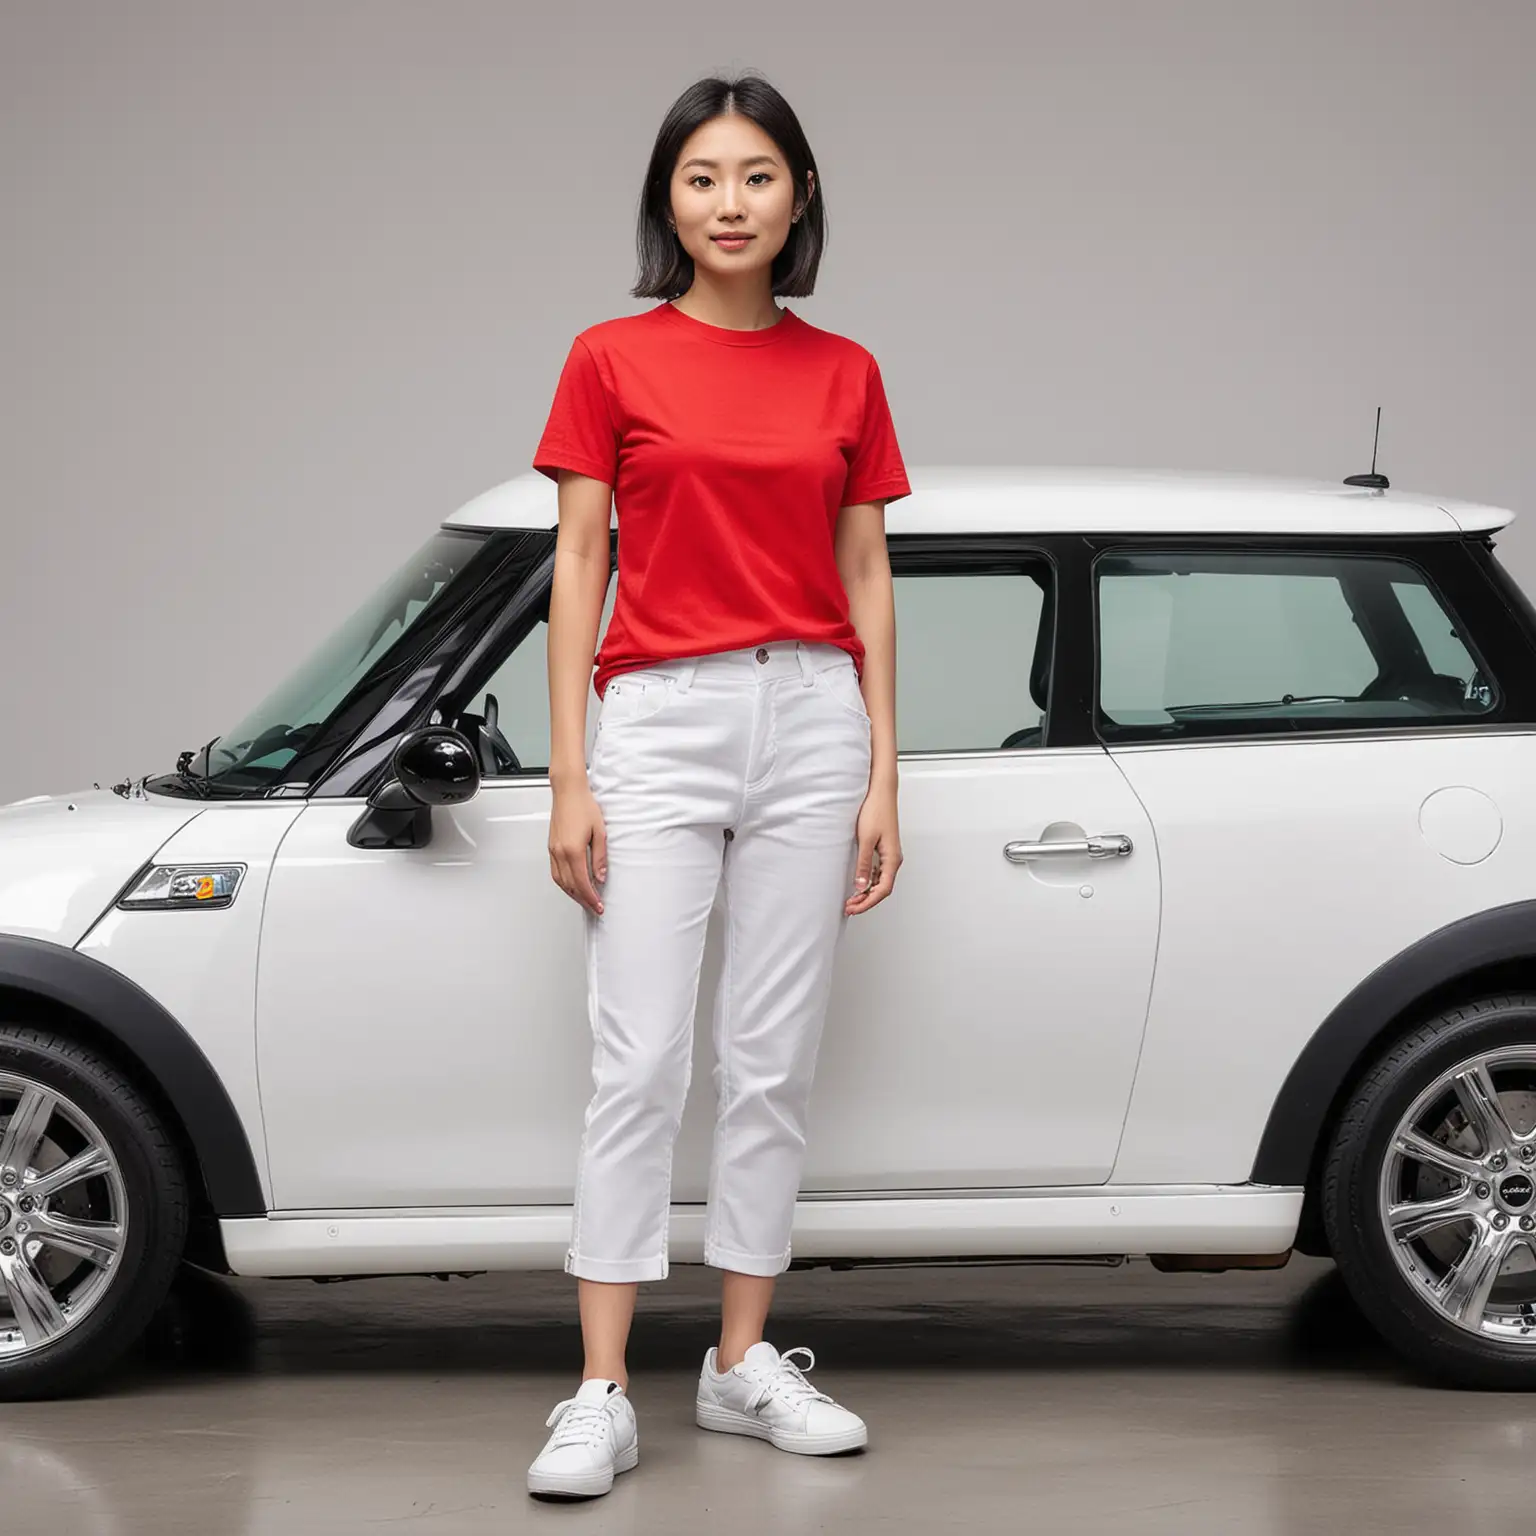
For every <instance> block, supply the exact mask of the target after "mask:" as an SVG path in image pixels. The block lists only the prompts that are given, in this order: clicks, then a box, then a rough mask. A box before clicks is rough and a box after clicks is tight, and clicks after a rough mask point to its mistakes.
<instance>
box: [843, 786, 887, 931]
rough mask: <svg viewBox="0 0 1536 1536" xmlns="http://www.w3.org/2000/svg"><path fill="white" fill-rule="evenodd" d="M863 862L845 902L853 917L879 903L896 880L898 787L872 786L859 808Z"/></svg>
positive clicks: (859, 832) (847, 911) (860, 854)
mask: <svg viewBox="0 0 1536 1536" xmlns="http://www.w3.org/2000/svg"><path fill="white" fill-rule="evenodd" d="M858 838H859V862H858V866H857V869H856V872H855V874H854V881H853V895H852V896H850V897H849V898H848V900H847V902H846V903H845V904H844V906H843V911H844V912H845V913H846V914H847V915H848V916H849V917H858V916H860V915H862V914H863V913H865V912H868V911H870V910H871V909H872V908H874V907H878V906H879V905H880V903H881V902H882V901H884V900H885V898H886V897H887V896H889V895H890V894H891V887H892V886H894V885H895V884H896V871H897V870H898V869H900V868H901V837H900V834H899V833H898V832H897V830H896V789H895V786H894V785H893V786H892V787H891V788H890V789H871V790H870V792H869V793H868V794H867V795H866V796H865V797H864V804H863V805H862V806H861V807H860V808H859V824H858Z"/></svg>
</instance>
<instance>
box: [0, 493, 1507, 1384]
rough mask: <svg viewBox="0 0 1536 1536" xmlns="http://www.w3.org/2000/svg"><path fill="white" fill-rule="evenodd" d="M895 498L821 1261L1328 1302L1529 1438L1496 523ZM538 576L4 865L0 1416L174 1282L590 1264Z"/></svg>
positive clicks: (74, 1372)
mask: <svg viewBox="0 0 1536 1536" xmlns="http://www.w3.org/2000/svg"><path fill="white" fill-rule="evenodd" d="M913 484H914V494H913V495H912V496H911V497H910V498H909V499H907V500H904V501H902V502H900V503H897V504H896V505H895V506H893V507H892V508H891V509H890V510H889V514H888V526H889V533H890V547H891V554H892V563H893V569H894V571H895V582H896V596H897V606H898V634H899V649H900V661H899V666H898V672H899V695H898V721H899V733H900V747H901V754H902V759H901V818H902V840H903V846H904V851H905V855H906V862H905V865H904V868H903V871H902V877H901V880H900V882H899V883H898V886H897V891H896V894H895V896H894V898H893V899H892V900H891V901H889V902H887V903H885V904H884V905H883V906H881V907H880V908H879V909H878V910H877V911H875V912H873V913H871V914H870V915H868V916H867V917H864V918H858V919H855V920H853V921H852V922H851V923H850V924H849V926H848V928H847V932H846V938H845V941H844V948H843V951H842V955H841V959H840V961H839V968H838V975H837V985H836V992H835V996H834V1001H833V1006H832V1012H831V1017H830V1019H829V1022H828V1027H827V1032H826V1036H825V1042H824V1045H823V1049H822V1056H821V1062H820V1067H819V1072H818V1080H817V1087H816V1092H815V1096H814V1101H813V1109H812V1125H811V1136H810V1145H809V1148H808V1155H807V1162H806V1166H805V1175H804V1186H803V1192H802V1196H801V1199H800V1202H799V1205H798V1207H797V1210H796V1219H795V1230H794V1260H793V1262H794V1263H796V1264H801V1265H804V1264H823V1263H828V1262H836V1263H839V1264H853V1265H857V1264H863V1263H879V1262H882V1261H890V1260H905V1261H912V1260H918V1261H921V1260H925V1259H934V1260H939V1259H943V1260H967V1259H993V1260H996V1259H1019V1260H1039V1259H1051V1258H1070V1259H1078V1260H1082V1259H1088V1260H1097V1261H1100V1262H1104V1263H1116V1262H1120V1261H1121V1260H1122V1259H1123V1258H1124V1257H1125V1256H1127V1255H1149V1256H1151V1257H1152V1258H1153V1260H1154V1261H1155V1262H1156V1263H1158V1264H1159V1265H1160V1266H1161V1267H1164V1268H1194V1269H1223V1268H1232V1267H1249V1268H1264V1267H1271V1266H1276V1265H1280V1264H1283V1263H1284V1262H1285V1260H1286V1258H1287V1257H1288V1255H1289V1253H1290V1252H1291V1251H1292V1250H1293V1249H1294V1250H1299V1251H1301V1252H1303V1253H1308V1254H1331V1255H1332V1256H1333V1257H1334V1259H1335V1260H1336V1261H1337V1263H1338V1265H1339V1267H1340V1268H1341V1270H1342V1271H1343V1274H1344V1276H1345V1278H1346V1280H1347V1282H1348V1284H1349V1286H1350V1288H1351V1290H1352V1291H1353V1294H1354V1295H1355V1297H1356V1298H1357V1300H1358V1301H1359V1303H1360V1305H1361V1307H1362V1308H1363V1309H1364V1311H1365V1312H1366V1313H1367V1314H1368V1316H1369V1317H1370V1318H1371V1319H1372V1320H1373V1322H1374V1323H1375V1324H1376V1326H1377V1327H1379V1329H1380V1330H1381V1332H1382V1333H1383V1334H1384V1335H1386V1336H1387V1337H1388V1338H1389V1339H1390V1340H1391V1341H1392V1342H1393V1343H1394V1344H1396V1345H1397V1346H1398V1347H1399V1348H1400V1349H1401V1350H1403V1351H1404V1352H1406V1353H1407V1354H1408V1355H1409V1356H1411V1357H1412V1358H1413V1359H1414V1360H1416V1361H1417V1362H1418V1363H1419V1364H1420V1365H1422V1366H1425V1367H1428V1368H1429V1369H1431V1370H1432V1371H1433V1372H1435V1373H1436V1374H1438V1375H1440V1376H1442V1377H1448V1378H1451V1379H1454V1380H1457V1381H1460V1382H1463V1383H1471V1384H1477V1385H1483V1386H1493V1387H1500V1388H1521V1387H1527V1386H1530V1385H1533V1384H1536V1182H1533V1179H1536V790H1533V786H1536V650H1533V647H1536V613H1533V611H1532V609H1531V607H1530V606H1529V604H1528V603H1527V601H1526V599H1525V598H1524V597H1523V596H1522V595H1521V593H1520V591H1519V590H1518V588H1517V587H1516V585H1515V583H1514V582H1513V581H1512V580H1511V578H1510V577H1509V575H1508V574H1507V573H1506V572H1505V571H1504V570H1503V569H1502V568H1501V566H1500V565H1499V563H1498V562H1497V560H1496V559H1495V557H1494V554H1493V535H1494V534H1495V533H1496V532H1497V531H1498V530H1499V529H1500V528H1502V527H1503V526H1504V525H1505V523H1506V522H1507V521H1508V520H1509V515H1510V514H1508V513H1507V512H1503V511H1499V510H1496V509H1492V508H1488V507H1483V506H1474V505H1470V504H1466V503H1460V502H1451V501H1446V500H1441V499H1435V498H1429V497H1424V496H1412V495H1402V494H1400V493H1398V492H1395V491H1391V490H1389V489H1386V488H1384V487H1383V486H1382V485H1381V484H1379V483H1370V482H1368V483H1367V484H1365V485H1359V484H1350V483H1345V484H1342V485H1331V484H1330V485H1324V484H1316V485H1314V484H1305V485H1299V484H1292V483H1276V482H1268V481H1256V480H1242V479H1237V478H1231V477H1228V478H1201V477H1196V476H1173V475H1163V474H1148V475H1134V474H1118V473H1117V474H1094V473H1076V472H1039V471H1016V470H1010V469H963V470H962V469H944V470H930V471H927V472H925V473H918V474H915V475H914V476H913ZM555 523H556V503H555V488H554V486H553V485H552V484H551V483H550V482H549V481H548V480H546V479H544V478H543V477H542V476H538V475H535V474H532V473H530V474H527V475H524V476H522V477H520V478H518V479H515V480H512V481H510V482H509V483H507V484H505V485H503V486H500V487H498V488H496V489H495V490H492V491H490V492H488V493H487V494H485V495H483V496H481V497H479V498H478V499H476V500H475V501H473V502H471V503H470V504H469V505H467V506H466V507H464V508H463V509H462V510H460V511H459V512H457V513H455V514H454V515H453V516H452V517H450V518H449V519H448V521H447V522H446V523H445V524H444V525H443V526H442V527H441V528H440V530H439V531H438V532H436V533H435V534H434V535H433V537H432V538H431V539H429V540H428V542H427V543H426V545H425V546H424V547H423V548H422V549H421V550H420V551H419V552H418V553H417V554H415V555H414V556H412V558H411V559H410V560H409V561H407V562H406V563H405V565H404V566H403V567H402V569H401V571H400V573H399V575H398V576H397V577H396V578H395V579H394V580H392V581H390V582H389V583H388V585H387V586H385V588H384V589H383V590H382V591H381V592H379V593H378V594H377V596H375V597H374V598H372V599H371V600H369V601H368V602H367V603H366V604H364V605H363V607H362V608H361V609H360V610H359V611H358V612H357V613H356V614H354V615H353V617H352V618H351V619H349V620H348V621H347V622H346V624H344V625H343V626H342V627H341V629H340V630H339V631H338V632H337V633H336V635H335V636H334V638H333V639H332V640H330V641H329V642H328V643H327V644H326V645H324V646H323V647H322V648H321V649H320V651H319V652H318V653H317V654H316V655H315V656H314V657H313V659H312V660H310V661H309V662H308V663H307V664H306V665H305V666H304V667H303V668H302V669H301V670H300V671H299V672H298V673H297V675H295V676H294V677H293V678H291V679H290V680H289V681H288V682H286V683H285V684H283V686H282V687H280V688H279V689H278V690H277V691H276V692H275V693H273V694H272V696H271V697H270V698H269V699H268V700H267V701H266V702H265V703H264V704H262V705H261V706H260V708H258V709H256V710H255V711H253V712H252V713H251V714H250V715H249V716H247V718H246V719H245V720H243V721H241V722H240V723H239V724H238V725H236V726H235V727H234V728H233V729H231V730H230V731H229V732H227V733H226V735H225V736H224V737H223V738H222V739H221V740H219V741H217V742H215V743H213V744H211V745H210V746H209V747H208V748H204V749H201V750H199V751H197V752H196V753H187V754H184V755H183V757H182V759H181V761H180V763H179V765H178V767H177V769H176V770H175V771H173V772H171V773H168V774H164V775H162V776H160V777H150V778H148V779H146V780H142V781H136V782H133V783H130V784H123V785H119V786H117V787H116V789H115V790H112V789H107V790H98V791H94V792H89V793H83V794H75V795H70V796H59V797H49V798H40V799H37V800H32V801H25V802H22V803H19V804H16V805H13V806H10V807H8V808H6V809H5V810H4V811H0V1127H3V1129H0V1397H7V1398H20V1397H26V1396H36V1395H41V1394H44V1393H56V1392H61V1391H66V1390H69V1389H71V1388H74V1387H77V1386H79V1385H81V1384H83V1383H84V1382H85V1381H87V1380H88V1379H89V1378H91V1377H93V1376H95V1375H97V1374H98V1373H99V1372H100V1371H101V1370H103V1369H104V1368H105V1367H106V1366H107V1365H108V1364H109V1363H110V1362H111V1361H112V1360H113V1359H114V1358H115V1357H116V1356H118V1355H119V1354H120V1353H121V1352H122V1351H123V1350H124V1349H125V1348H126V1347H127V1346H128V1345H129V1344H131V1342H132V1341H133V1340H134V1338H135V1337H136V1336H137V1335H138V1334H139V1333H140V1332H141V1331H142V1329H143V1328H144V1326H145V1324H146V1322H147V1320H148V1319H149V1317H150V1315H151V1313H152V1312H153V1310H154V1309H155V1307H156V1306H157V1304H158V1303H159V1302H160V1300H161V1299H162V1297H163V1295H164V1293H165V1291H166V1288H167V1285H168V1283H169V1282H170V1280H171V1278H172V1275H173V1272H174V1271H175V1269H176V1267H177V1265H178V1264H180V1263H182V1262H184V1261H187V1262H192V1263H195V1264H198V1265H202V1266H206V1267H208V1268H212V1269H216V1270H223V1271H227V1272H232V1273H234V1274H237V1275H287V1276H314V1277H339V1276H362V1275H380V1274H402V1273H404V1274H427V1273H438V1274H451V1273H460V1272H466V1271H484V1270H500V1269H528V1268H545V1267H548V1268H558V1267H560V1266H561V1265H562V1264H563V1262H564V1258H565V1253H566V1247H567V1243H568V1241H569V1235H570V1230H569V1229H570V1200H571V1194H572V1187H571V1186H572V1178H573V1174H574V1169H575V1160H576V1147H577V1139H578V1136H579V1132H580V1124H581V1118H582V1111H583V1108H584V1105H585V1103H586V1100H587V1097H588V1094H589V1091H590V1078H589V1072H590V1048H591V1047H590V1035H589V1032H588V1026H587V1021H586V1010H585V1003H584V996H583V966H582V963H581V947H582V919H581V913H580V911H579V909H578V908H577V907H576V906H575V905H574V904H573V903H572V902H571V901H570V900H569V899H568V898H567V897H565V896H564V895H562V894H561V892H560V891H559V890H558V888H557V887H556V886H555V885H554V883H553V882H552V881H551V879H550V875H549V861H548V855H547V851H546V839H547V835H548V818H549V809H550V787H549V781H548V777H547V773H546V768H545V764H546V763H547V761H548V717H547V701H546V698H545V654H544V650H545V638H544V637H545V633H546V627H545V621H546V616H547V609H548V596H549V582H550V571H551V564H552V559H553V552H554V543H555V538H554V527H555ZM616 547H617V546H616ZM594 704H595V700H594ZM594 713H595V711H594ZM716 958H717V950H716V946H715V943H714V939H713V937H712V939H711V945H710V950H709V962H708V966H707V969H706V975H705V977H704V983H703V986H702V988H701V996H702V1000H703V1006H704V1008H705V1010H706V1011H707V1009H708V1006H709V996H710V993H711V992H712V990H713V980H714V969H715V965H716ZM697 1034H698V1039H699V1050H700V1052H701V1055H702V1054H703V1053H706V1052H707V1050H708V1039H707V1037H708V1029H707V1027H706V1028H704V1029H701V1030H699V1031H698V1032H697ZM695 1080H696V1081H698V1082H707V1081H708V1080H709V1078H708V1071H707V1069H706V1070H704V1071H703V1072H702V1073H701V1074H700V1075H699V1076H698V1077H697V1078H696V1079H695ZM703 1099H707V1095H700V1094H695V1095H694V1100H693V1102H692V1103H691V1104H690V1107H689V1112H688V1115H687V1117H686V1119H685V1123H684V1128H683V1132H682V1136H681V1140H680V1143H679V1146H678V1151H677V1158H676V1164H675V1176H674V1177H675V1182H674V1199H675V1202H676V1203H675V1205H674V1207H673V1214H672V1232H671V1239H670V1249H671V1253H672V1256H673V1258H674V1259H678V1260H695V1261H696V1260H699V1259H700V1258H701V1257H702V1252H701V1237H702V1228H703V1208H702V1202H703V1199H704V1195H705V1188H706V1159H707V1153H708V1130H709V1125H710V1120H711V1106H710V1105H709V1104H708V1103H707V1102H706V1103H701V1102H700V1100H703Z"/></svg>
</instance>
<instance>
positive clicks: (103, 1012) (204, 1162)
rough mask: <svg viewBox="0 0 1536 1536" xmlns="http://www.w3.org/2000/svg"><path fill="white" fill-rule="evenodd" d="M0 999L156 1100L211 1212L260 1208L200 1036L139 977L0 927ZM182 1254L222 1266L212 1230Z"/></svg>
mask: <svg viewBox="0 0 1536 1536" xmlns="http://www.w3.org/2000/svg"><path fill="white" fill-rule="evenodd" d="M0 1006H8V1008H9V1009H13V1010H15V1011H17V1012H18V1013H21V1014H24V1015H25V1016H26V1018H27V1021H28V1022H46V1021H54V1022H55V1023H56V1024H57V1027H58V1028H59V1029H60V1032H61V1033H74V1034H76V1035H78V1036H79V1037H80V1038H81V1040H82V1043H84V1044H88V1045H93V1046H95V1047H96V1048H97V1049H98V1050H100V1051H101V1052H102V1053H103V1054H104V1055H106V1056H108V1057H110V1058H112V1059H114V1060H116V1061H117V1062H118V1063H119V1064H120V1065H121V1066H122V1067H123V1069H124V1070H125V1071H127V1072H129V1073H130V1074H131V1075H132V1076H133V1077H134V1079H135V1080H136V1081H137V1082H138V1083H139V1084H140V1085H141V1086H142V1087H143V1088H144V1089H145V1091H146V1092H148V1093H150V1094H151V1095H153V1096H154V1098H155V1099H156V1100H158V1102H159V1105H160V1106H161V1107H162V1108H163V1109H164V1110H165V1111H166V1112H167V1114H168V1116H169V1117H170V1119H171V1121H172V1122H173V1124H174V1128H175V1129H176V1130H177V1131H178V1132H179V1134H180V1138H181V1140H182V1141H183V1143H184V1145H185V1147H186V1150H187V1152H188V1153H189V1155H190V1157H191V1159H192V1160H193V1166H191V1167H189V1168H188V1170H187V1172H188V1174H189V1176H190V1177H192V1178H193V1179H194V1181H195V1183H196V1184H198V1185H200V1186H201V1191H200V1192H201V1193H202V1194H203V1195H204V1196H206V1201H207V1211H206V1213H205V1214H206V1215H208V1216H210V1217H213V1218H215V1219H217V1218H219V1217H235V1216H264V1215H266V1212H267V1205H266V1200H265V1197H264V1196H263V1194H262V1190H261V1179H260V1177H259V1175H258V1173H257V1170H256V1159H255V1156H254V1155H253V1153H252V1151H251V1144H250V1140H249V1138H248V1137H247V1136H246V1134H245V1127H244V1126H243V1125H242V1124H241V1123H240V1117H239V1115H238V1114H237V1113H236V1111H235V1106H234V1104H233V1103H232V1102H231V1100H230V1097H229V1094H228V1092H227V1091H226V1090H225V1087H224V1084H223V1082H222V1081H221V1080H220V1078H219V1075H218V1073H217V1072H215V1071H214V1069H213V1067H212V1066H211V1065H210V1063H209V1061H208V1058H207V1057H206V1056H205V1055H204V1054H203V1052H202V1049H201V1048H200V1047H199V1046H198V1044H197V1042H196V1041H195V1040H194V1039H193V1038H192V1036H191V1035H190V1034H188V1033H187V1031H186V1029H185V1028H184V1027H183V1026H182V1025H181V1023H180V1022H178V1020H177V1019H176V1018H175V1017H174V1016H173V1015H172V1014H171V1013H170V1012H168V1011H167V1010H166V1008H165V1007H164V1006H163V1005H162V1004H160V1003H159V1002H157V1001H156V999H155V998H154V997H152V996H151V995H150V994H149V993H148V992H146V991H145V990H144V989H143V988H142V987H140V986H139V985H137V983H135V982H133V981H131V980H129V979H128V977H126V976H124V975H123V974H122V973H121V972H119V971H115V970H113V969H112V968H111V967H110V966H108V965H103V964H102V963H101V962H100V961H99V960H94V959H92V958H91V957H90V956H88V955H82V954H80V953H79V952H78V951H77V950H73V949H66V948H65V947H64V946H63V945H60V944H51V943H49V942H48V941H47V940H44V939H34V938H26V937H22V936H20V935H15V934H0ZM203 1235H204V1236H205V1237H206V1238H211V1239H212V1241H213V1245H214V1246H213V1247H212V1248H211V1249H210V1248H209V1247H208V1246H207V1245H206V1244H203V1245H199V1246H200V1247H201V1253H200V1252H199V1251H198V1247H194V1249H193V1250H191V1251H189V1255H188V1256H189V1257H191V1258H193V1259H194V1261H195V1262H199V1263H202V1262H205V1261H206V1262H208V1263H209V1264H210V1267H219V1266H220V1261H221V1260H222V1253H221V1252H220V1251H219V1249H218V1245H217V1229H216V1227H215V1228H214V1230H213V1232H211V1233H205V1234H203Z"/></svg>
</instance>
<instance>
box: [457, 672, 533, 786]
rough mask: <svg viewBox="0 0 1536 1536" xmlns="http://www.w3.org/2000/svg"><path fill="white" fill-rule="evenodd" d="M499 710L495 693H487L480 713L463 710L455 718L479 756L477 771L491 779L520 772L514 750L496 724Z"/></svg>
mask: <svg viewBox="0 0 1536 1536" xmlns="http://www.w3.org/2000/svg"><path fill="white" fill-rule="evenodd" d="M500 713H501V711H500V709H499V707H498V706H497V703H496V695H495V694H494V693H488V694H486V696H485V713H484V714H483V715H475V714H471V713H469V711H467V710H466V711H465V712H464V713H463V714H461V715H460V716H459V718H458V721H457V724H458V728H459V729H460V730H461V731H463V732H464V734H465V735H466V736H468V737H469V739H470V740H471V741H472V742H473V743H474V746H475V752H476V754H477V755H478V757H479V759H480V772H481V773H483V774H485V775H486V776H487V777H490V778H497V777H500V776H502V775H504V774H509V773H521V772H522V771H523V765H522V764H521V763H520V762H519V761H518V760H517V753H516V752H514V751H513V750H512V743H511V742H510V741H508V740H507V738H506V737H505V736H503V735H502V734H501V727H500V725H499V724H497V720H498V718H499V716H500Z"/></svg>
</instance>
